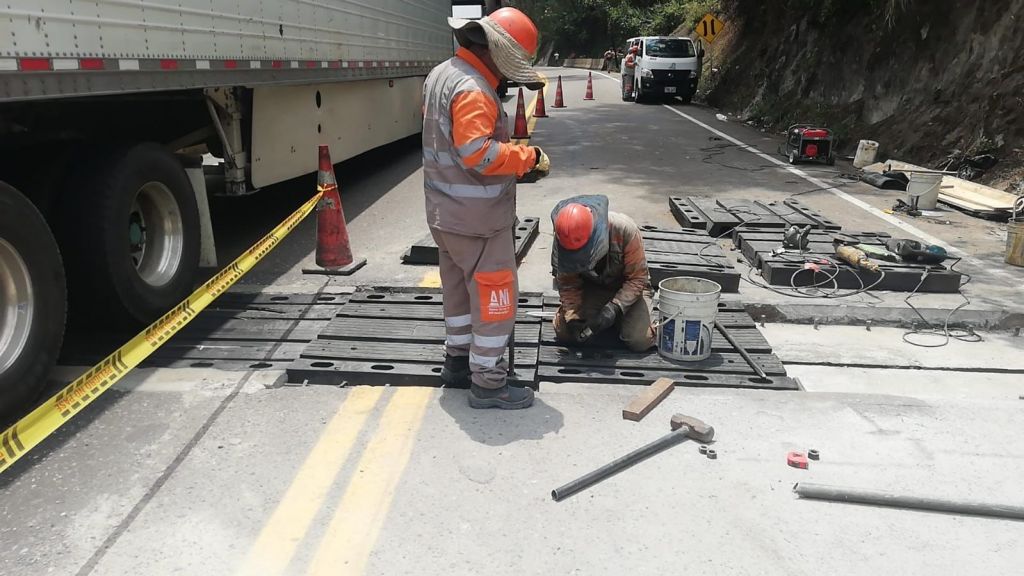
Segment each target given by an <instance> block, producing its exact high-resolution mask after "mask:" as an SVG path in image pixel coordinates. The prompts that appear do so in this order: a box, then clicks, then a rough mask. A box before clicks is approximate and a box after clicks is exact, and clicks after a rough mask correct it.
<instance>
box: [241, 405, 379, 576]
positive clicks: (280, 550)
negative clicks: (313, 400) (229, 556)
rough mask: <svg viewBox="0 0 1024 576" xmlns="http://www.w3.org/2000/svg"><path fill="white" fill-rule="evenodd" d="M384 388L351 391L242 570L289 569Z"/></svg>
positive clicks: (251, 571)
mask: <svg viewBox="0 0 1024 576" xmlns="http://www.w3.org/2000/svg"><path fill="white" fill-rule="evenodd" d="M383 392H384V388H381V387H373V388H371V387H366V386H362V387H358V388H354V389H353V390H352V391H351V392H349V394H348V398H346V399H345V402H344V403H342V405H341V406H340V407H339V408H338V411H337V412H336V413H335V415H334V418H332V419H331V421H330V423H328V424H327V427H326V428H324V431H323V433H322V434H320V439H319V440H318V441H317V443H316V445H315V446H314V447H313V450H311V451H310V453H309V456H307V457H306V461H305V462H304V463H303V464H302V467H301V468H299V471H298V473H297V474H296V475H295V478H294V479H293V480H292V484H291V486H289V487H288V491H287V492H285V494H284V497H283V498H282V499H281V502H280V503H279V504H278V505H277V509H276V510H274V513H273V515H271V516H270V520H268V521H267V523H266V525H264V527H263V530H262V531H261V532H260V535H259V537H258V538H257V539H256V543H255V544H254V545H253V547H252V549H251V550H250V552H249V556H248V558H246V561H245V563H244V564H243V566H242V569H241V570H239V571H238V574H245V575H249V574H267V575H270V574H281V573H282V572H284V571H285V570H286V569H287V568H288V564H289V562H291V559H292V556H294V554H295V549H296V548H297V547H298V545H299V543H300V542H302V539H303V538H305V536H306V532H307V531H308V530H309V525H310V523H311V522H312V521H313V518H314V517H315V516H316V514H317V511H319V510H320V507H321V506H322V505H323V502H324V499H325V498H326V497H327V492H328V491H329V490H330V488H331V485H332V484H334V479H335V477H336V476H337V474H338V470H340V469H341V467H342V466H343V465H344V463H345V461H346V460H347V459H348V455H349V452H351V450H352V445H353V444H355V441H356V438H357V437H358V436H359V431H360V430H361V429H362V428H363V424H364V423H365V422H366V418H367V416H369V415H370V413H371V412H373V409H374V407H375V406H376V405H377V401H378V400H379V399H380V397H381V394H382V393H383Z"/></svg>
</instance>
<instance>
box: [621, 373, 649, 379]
mask: <svg viewBox="0 0 1024 576" xmlns="http://www.w3.org/2000/svg"><path fill="white" fill-rule="evenodd" d="M619 374H620V375H622V376H623V377H625V378H643V377H644V373H643V372H620V373H619Z"/></svg>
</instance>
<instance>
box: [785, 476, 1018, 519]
mask: <svg viewBox="0 0 1024 576" xmlns="http://www.w3.org/2000/svg"><path fill="white" fill-rule="evenodd" d="M793 492H796V494H797V496H799V497H801V498H812V499H815V500H828V501H830V502H853V503H857V504H871V505H874V506H891V507H894V508H912V509H915V510H930V511H932V512H948V513H950V514H970V515H974V516H993V517H998V518H1013V519H1016V520H1024V506H1011V505H1007V504H991V503H986V502H976V501H967V500H960V501H957V500H942V499H939V498H925V497H921V496H908V495H903V494H893V493H892V492H884V491H882V490H862V489H858V488H844V487H842V486H827V485H825V484H808V483H806V482H799V483H797V484H794V485H793Z"/></svg>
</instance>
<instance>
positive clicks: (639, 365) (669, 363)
mask: <svg viewBox="0 0 1024 576" xmlns="http://www.w3.org/2000/svg"><path fill="white" fill-rule="evenodd" d="M558 305H559V302H558V298H557V297H545V298H544V309H545V311H547V312H554V311H555V310H557V309H558ZM718 310H719V312H718V317H717V319H718V321H719V323H720V324H722V325H723V326H724V327H725V329H726V330H728V331H729V334H730V335H731V336H732V337H733V338H734V339H735V340H736V342H737V343H738V344H739V345H740V346H743V348H744V350H746V351H747V353H748V354H750V355H751V356H752V357H753V358H754V360H755V361H756V362H757V363H758V364H759V365H760V367H761V368H762V369H763V370H764V371H765V374H766V375H767V376H768V378H766V379H762V378H760V377H758V376H757V373H756V372H755V371H754V370H753V369H752V368H751V367H750V365H748V364H747V363H746V361H745V360H744V359H743V357H742V356H741V355H740V354H739V352H738V351H737V350H736V349H735V348H734V347H733V346H732V345H731V344H730V343H729V341H728V340H726V339H725V337H724V336H723V335H722V333H721V332H720V331H719V330H717V329H716V330H715V335H714V337H713V338H712V347H711V350H712V353H711V357H710V358H708V359H707V360H704V361H701V362H677V361H673V360H669V359H666V358H664V357H662V356H661V355H660V354H658V352H657V350H654V349H652V350H649V351H647V352H631V351H629V350H627V349H626V348H625V347H624V346H623V345H622V343H621V342H615V338H614V336H615V335H614V334H611V335H610V336H611V337H606V336H609V334H602V335H601V336H602V338H601V340H600V342H598V343H597V344H598V345H597V346H591V345H574V346H566V345H565V344H563V343H559V342H557V341H556V340H555V331H554V328H553V327H552V326H550V325H549V324H547V323H546V324H545V325H544V326H543V328H542V329H541V345H540V355H539V364H538V367H537V379H538V380H539V381H541V382H592V383H604V384H649V383H650V382H652V381H653V380H656V379H658V378H670V379H672V380H674V381H675V382H676V385H678V386H701V387H726V388H764V389H774V390H797V389H799V386H798V385H797V382H796V381H795V380H793V379H792V378H789V377H787V376H786V369H785V367H784V366H783V364H782V361H781V360H779V358H778V357H777V356H775V354H773V353H772V348H771V345H770V344H769V343H768V341H767V340H765V338H764V336H763V335H762V334H761V332H760V331H759V330H758V329H757V327H756V325H755V324H754V320H753V319H752V318H751V317H750V315H749V314H748V313H747V312H746V311H745V309H744V307H743V304H742V303H740V302H737V301H734V300H723V301H721V302H719V306H718ZM657 315H658V312H657V310H655V311H654V312H653V313H652V316H653V317H655V318H657Z"/></svg>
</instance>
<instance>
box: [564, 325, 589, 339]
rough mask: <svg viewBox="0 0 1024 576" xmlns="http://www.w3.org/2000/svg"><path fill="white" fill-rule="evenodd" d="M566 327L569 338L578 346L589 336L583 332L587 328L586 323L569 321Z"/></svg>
mask: <svg viewBox="0 0 1024 576" xmlns="http://www.w3.org/2000/svg"><path fill="white" fill-rule="evenodd" d="M566 327H567V329H568V330H569V337H570V338H572V340H573V341H574V342H577V343H579V344H583V343H584V342H586V341H587V338H588V337H589V336H590V335H589V334H585V332H584V330H585V329H586V327H587V323H586V322H584V321H583V320H569V321H568V322H567V323H566Z"/></svg>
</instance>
